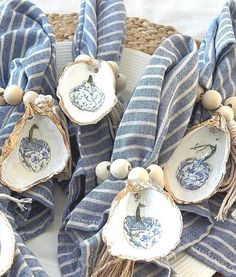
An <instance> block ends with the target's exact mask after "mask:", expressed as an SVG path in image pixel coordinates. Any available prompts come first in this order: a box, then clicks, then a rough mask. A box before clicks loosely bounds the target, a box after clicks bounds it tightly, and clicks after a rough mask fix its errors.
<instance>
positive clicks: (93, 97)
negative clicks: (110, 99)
mask: <svg viewBox="0 0 236 277" xmlns="http://www.w3.org/2000/svg"><path fill="white" fill-rule="evenodd" d="M69 97H70V101H71V103H72V104H73V105H74V106H76V107H77V108H78V109H80V110H82V111H87V112H96V111H97V110H99V109H100V108H101V106H102V105H103V103H104V101H105V95H104V93H103V92H102V91H101V90H100V89H99V88H98V87H97V86H96V85H95V84H94V82H93V77H92V76H91V75H89V78H88V80H87V81H84V82H83V83H82V84H81V85H79V86H76V87H75V88H73V89H72V90H71V91H70V93H69Z"/></svg>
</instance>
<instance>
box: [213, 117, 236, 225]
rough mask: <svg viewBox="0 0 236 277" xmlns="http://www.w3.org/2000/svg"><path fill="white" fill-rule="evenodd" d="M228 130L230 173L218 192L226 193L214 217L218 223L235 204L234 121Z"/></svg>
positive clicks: (235, 136)
mask: <svg viewBox="0 0 236 277" xmlns="http://www.w3.org/2000/svg"><path fill="white" fill-rule="evenodd" d="M228 129H229V132H230V136H231V149H230V160H229V162H230V171H229V174H228V178H227V180H225V181H224V182H223V183H222V185H221V187H220V189H219V192H227V193H226V196H225V198H224V200H223V202H222V203H221V206H220V209H219V212H218V215H217V216H216V220H218V221H224V220H226V219H227V215H228V212H229V209H230V208H231V207H232V206H233V204H234V203H235V202H236V122H235V121H234V120H231V121H229V122H228Z"/></svg>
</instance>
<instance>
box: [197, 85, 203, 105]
mask: <svg viewBox="0 0 236 277" xmlns="http://www.w3.org/2000/svg"><path fill="white" fill-rule="evenodd" d="M196 90H197V97H196V100H195V102H196V103H198V102H200V101H201V100H202V97H203V95H204V88H203V87H201V86H199V85H198V86H197V88H196Z"/></svg>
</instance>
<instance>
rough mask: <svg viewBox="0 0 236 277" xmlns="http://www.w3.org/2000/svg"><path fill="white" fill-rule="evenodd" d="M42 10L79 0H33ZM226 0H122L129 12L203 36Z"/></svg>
mask: <svg viewBox="0 0 236 277" xmlns="http://www.w3.org/2000/svg"><path fill="white" fill-rule="evenodd" d="M32 1H33V2H34V3H36V4H37V5H38V6H39V7H40V8H41V9H42V10H43V11H44V12H45V13H53V12H58V13H70V12H78V11H79V0H50V1H49V0H32ZM225 1H226V0H214V1H213V0H125V5H126V10H127V15H128V16H138V17H143V18H146V19H148V20H150V21H152V22H156V23H160V24H166V25H172V26H174V27H175V28H176V29H177V30H178V31H179V32H182V33H185V34H189V35H192V36H193V37H194V38H199V39H200V38H202V36H203V35H204V34H205V32H206V30H207V28H208V25H209V23H210V22H211V20H212V18H213V17H215V16H216V15H217V14H218V13H219V12H220V10H221V7H222V5H223V4H224V3H225Z"/></svg>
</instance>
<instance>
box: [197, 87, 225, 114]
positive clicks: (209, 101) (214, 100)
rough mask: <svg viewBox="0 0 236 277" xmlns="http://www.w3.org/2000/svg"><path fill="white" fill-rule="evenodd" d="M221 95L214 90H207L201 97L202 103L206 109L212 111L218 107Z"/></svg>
mask: <svg viewBox="0 0 236 277" xmlns="http://www.w3.org/2000/svg"><path fill="white" fill-rule="evenodd" d="M221 101H222V97H221V95H220V93H219V92H218V91H216V90H208V91H207V92H205V93H204V95H203V97H202V105H203V107H204V108H205V109H207V110H208V111H214V110H216V109H218V108H219V107H220V104H221Z"/></svg>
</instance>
